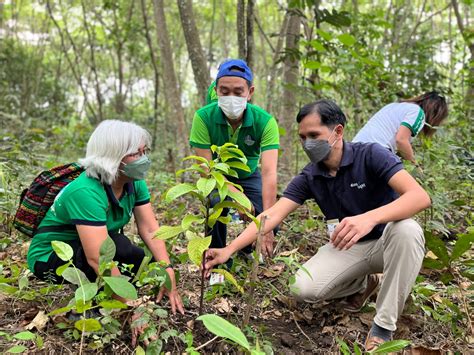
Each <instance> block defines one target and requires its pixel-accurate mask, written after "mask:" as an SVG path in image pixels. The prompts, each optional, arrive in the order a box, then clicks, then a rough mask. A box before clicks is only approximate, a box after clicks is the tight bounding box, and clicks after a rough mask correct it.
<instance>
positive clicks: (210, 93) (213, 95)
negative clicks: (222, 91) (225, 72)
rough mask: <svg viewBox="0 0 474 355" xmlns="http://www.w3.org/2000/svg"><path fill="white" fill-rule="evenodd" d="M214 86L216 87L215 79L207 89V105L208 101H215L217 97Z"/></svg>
mask: <svg viewBox="0 0 474 355" xmlns="http://www.w3.org/2000/svg"><path fill="white" fill-rule="evenodd" d="M215 88H216V81H215V80H214V81H213V82H212V83H211V85H209V87H208V89H207V95H206V105H209V104H210V103H213V102H216V101H217V99H218V97H217V92H216V89H215Z"/></svg>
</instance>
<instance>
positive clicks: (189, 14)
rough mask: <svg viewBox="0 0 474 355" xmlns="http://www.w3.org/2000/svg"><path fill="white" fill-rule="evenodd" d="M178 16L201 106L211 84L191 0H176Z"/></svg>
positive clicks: (204, 102) (204, 101)
mask: <svg viewBox="0 0 474 355" xmlns="http://www.w3.org/2000/svg"><path fill="white" fill-rule="evenodd" d="M178 7H179V15H180V17H181V25H182V27H183V32H184V38H185V39H186V46H187V48H188V52H189V58H190V59H191V65H192V67H193V73H194V81H195V82H196V86H197V89H198V93H199V97H200V99H201V104H202V105H205V104H206V95H207V88H208V86H209V84H210V82H211V77H210V76H209V70H208V68H207V64H206V58H205V56H204V51H203V49H202V46H201V40H200V39H199V31H198V28H197V26H196V21H195V19H194V13H193V5H192V1H191V0H178Z"/></svg>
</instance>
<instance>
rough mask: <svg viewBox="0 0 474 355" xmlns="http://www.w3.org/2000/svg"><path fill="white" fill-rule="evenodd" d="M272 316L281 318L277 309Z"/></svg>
mask: <svg viewBox="0 0 474 355" xmlns="http://www.w3.org/2000/svg"><path fill="white" fill-rule="evenodd" d="M273 314H274V315H275V317H281V315H282V313H281V312H280V311H279V310H277V309H276V310H275V311H273Z"/></svg>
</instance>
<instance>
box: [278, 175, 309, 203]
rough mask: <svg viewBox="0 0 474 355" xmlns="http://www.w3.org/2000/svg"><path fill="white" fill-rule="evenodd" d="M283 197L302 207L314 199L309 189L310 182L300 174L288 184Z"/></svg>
mask: <svg viewBox="0 0 474 355" xmlns="http://www.w3.org/2000/svg"><path fill="white" fill-rule="evenodd" d="M283 197H286V198H287V199H289V200H291V201H293V202H296V203H297V204H299V205H302V204H303V203H304V202H305V201H306V200H308V199H310V198H311V197H312V194H311V191H310V190H309V188H308V180H307V178H306V176H305V175H303V174H302V173H300V174H299V175H296V176H295V177H294V178H293V179H292V180H291V181H290V183H289V184H288V186H287V187H286V189H285V191H284V192H283Z"/></svg>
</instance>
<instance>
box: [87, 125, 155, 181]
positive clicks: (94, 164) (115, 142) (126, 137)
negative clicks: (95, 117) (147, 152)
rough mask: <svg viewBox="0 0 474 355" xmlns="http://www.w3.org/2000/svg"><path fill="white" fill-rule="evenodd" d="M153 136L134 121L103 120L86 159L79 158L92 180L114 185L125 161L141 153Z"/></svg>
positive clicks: (91, 141) (88, 148)
mask: <svg viewBox="0 0 474 355" xmlns="http://www.w3.org/2000/svg"><path fill="white" fill-rule="evenodd" d="M150 142H151V137H150V134H149V133H148V132H147V131H146V130H145V129H143V128H142V127H140V126H139V125H137V124H135V123H132V122H124V121H119V120H105V121H102V122H101V123H100V124H99V125H98V126H97V128H96V129H95V130H94V132H92V135H91V136H90V138H89V141H88V142H87V152H86V157H85V158H83V159H79V164H80V165H82V166H83V167H84V168H85V170H86V174H87V176H89V177H93V178H96V179H99V180H100V181H101V182H102V183H105V184H109V185H111V184H112V183H113V182H114V181H115V179H116V178H117V176H118V170H119V167H120V163H121V161H122V159H123V158H124V157H125V156H126V155H128V154H133V153H136V152H137V151H138V149H139V148H140V146H141V145H143V144H145V145H146V146H149V145H150Z"/></svg>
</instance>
